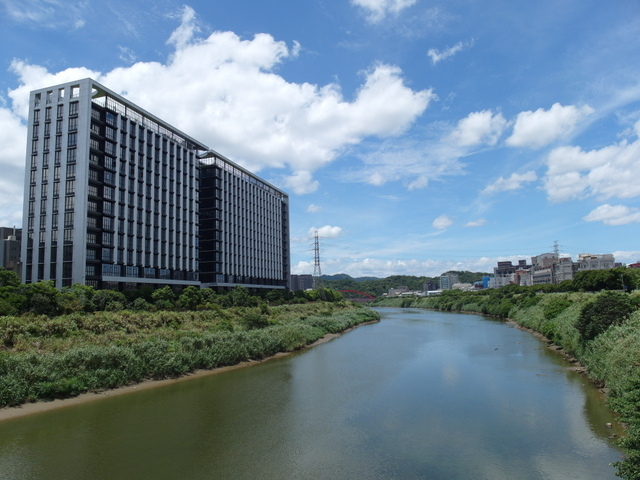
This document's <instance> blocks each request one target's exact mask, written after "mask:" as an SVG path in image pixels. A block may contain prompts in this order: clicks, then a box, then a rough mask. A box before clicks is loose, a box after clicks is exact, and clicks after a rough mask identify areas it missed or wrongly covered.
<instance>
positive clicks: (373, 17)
mask: <svg viewBox="0 0 640 480" xmlns="http://www.w3.org/2000/svg"><path fill="white" fill-rule="evenodd" d="M416 1H417V0H351V3H352V4H353V5H356V6H358V7H360V8H362V10H364V12H365V14H366V16H367V20H368V21H369V22H371V23H378V22H380V21H382V20H384V19H385V18H386V17H388V16H389V15H397V14H399V13H400V12H401V11H402V10H404V9H405V8H409V7H410V6H412V5H413V4H414V3H416Z"/></svg>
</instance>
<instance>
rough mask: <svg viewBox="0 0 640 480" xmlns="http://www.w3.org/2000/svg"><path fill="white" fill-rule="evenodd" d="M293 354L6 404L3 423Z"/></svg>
mask: <svg viewBox="0 0 640 480" xmlns="http://www.w3.org/2000/svg"><path fill="white" fill-rule="evenodd" d="M378 321H379V320H375V321H368V322H363V323H360V324H358V325H356V326H353V327H350V328H348V329H346V330H344V331H342V332H340V333H328V334H326V335H325V336H324V337H322V338H320V339H318V340H316V341H315V342H313V343H310V344H308V345H305V346H303V347H301V348H300V349H298V350H295V351H299V350H304V349H308V348H313V347H315V346H317V345H320V344H323V343H326V342H328V341H330V340H333V339H335V338H338V337H340V336H342V335H344V334H345V333H348V332H350V331H352V330H353V329H355V328H357V327H361V326H364V325H370V324H372V323H377V322H378ZM292 353H294V351H289V352H278V353H276V354H274V355H271V356H270V357H267V358H263V359H261V360H248V361H245V362H240V363H238V364H236V365H229V366H226V367H218V368H214V369H212V370H196V371H194V372H191V373H187V374H185V375H184V376H181V377H178V378H168V379H164V380H145V381H142V382H140V383H136V384H132V385H125V386H122V387H119V388H114V389H108V390H101V391H95V392H86V393H81V394H79V395H78V396H75V397H69V398H57V399H53V400H39V401H36V402H33V403H24V404H22V405H18V406H16V407H4V408H0V422H2V421H5V420H12V419H15V418H21V417H26V416H28V415H34V414H37V413H42V412H49V411H52V410H58V409H62V408H69V407H73V406H76V405H81V404H84V403H89V402H94V401H98V400H101V399H104V398H108V397H117V396H120V395H128V394H131V393H135V392H140V391H144V390H150V389H156V388H161V387H164V386H166V385H173V384H175V383H179V382H185V381H191V380H196V379H199V378H203V377H209V376H211V375H218V374H220V373H225V372H229V371H232V370H236V369H239V368H246V367H252V366H255V365H260V364H261V363H264V362H268V361H271V360H274V359H276V358H281V357H284V356H287V355H291V354H292Z"/></svg>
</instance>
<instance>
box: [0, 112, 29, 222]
mask: <svg viewBox="0 0 640 480" xmlns="http://www.w3.org/2000/svg"><path fill="white" fill-rule="evenodd" d="M0 125H1V126H2V128H0V170H1V171H2V175H1V176H0V191H1V192H2V195H0V225H4V226H13V225H22V196H23V186H24V161H25V160H24V152H25V148H26V138H27V129H26V127H25V126H24V125H23V124H22V122H21V121H20V119H19V118H18V117H17V116H16V115H15V114H14V113H12V112H11V111H10V110H7V109H6V108H0ZM16 139H25V140H24V141H16Z"/></svg>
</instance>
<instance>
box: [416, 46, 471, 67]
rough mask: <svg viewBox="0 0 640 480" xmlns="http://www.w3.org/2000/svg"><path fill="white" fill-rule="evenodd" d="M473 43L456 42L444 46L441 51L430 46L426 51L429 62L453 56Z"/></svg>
mask: <svg viewBox="0 0 640 480" xmlns="http://www.w3.org/2000/svg"><path fill="white" fill-rule="evenodd" d="M472 44H473V42H458V43H456V44H455V45H454V46H453V47H448V48H445V49H444V50H443V51H439V50H438V49H435V48H431V49H429V51H428V52H427V55H428V56H429V58H430V59H431V63H433V64H434V65H435V64H436V63H438V62H441V61H442V60H445V59H447V58H449V57H452V56H454V55H455V54H456V53H458V52H460V51H462V50H463V49H465V48H466V47H469V46H471V45H472Z"/></svg>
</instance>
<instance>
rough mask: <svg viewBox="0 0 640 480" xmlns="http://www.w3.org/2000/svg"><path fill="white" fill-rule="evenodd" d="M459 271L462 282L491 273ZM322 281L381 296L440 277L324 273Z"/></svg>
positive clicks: (335, 287) (331, 286) (327, 285)
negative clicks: (391, 289) (393, 289)
mask: <svg viewBox="0 0 640 480" xmlns="http://www.w3.org/2000/svg"><path fill="white" fill-rule="evenodd" d="M452 273H457V274H458V276H459V278H460V281H461V282H462V283H473V282H477V281H479V280H482V277H486V276H487V275H489V273H485V272H469V271H452ZM320 278H321V281H322V283H323V285H324V286H325V287H328V288H332V289H334V290H359V291H361V292H365V293H368V294H370V295H374V296H376V297H379V296H381V295H382V294H383V293H386V292H388V291H389V289H390V288H396V287H399V286H406V287H408V288H409V290H416V291H421V290H422V288H423V286H424V284H425V282H427V281H429V280H431V281H435V282H437V281H438V279H439V277H415V276H412V275H392V276H390V277H386V278H378V277H358V278H353V277H351V276H350V275H347V274H346V273H338V274H336V275H323V276H322V277H320Z"/></svg>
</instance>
